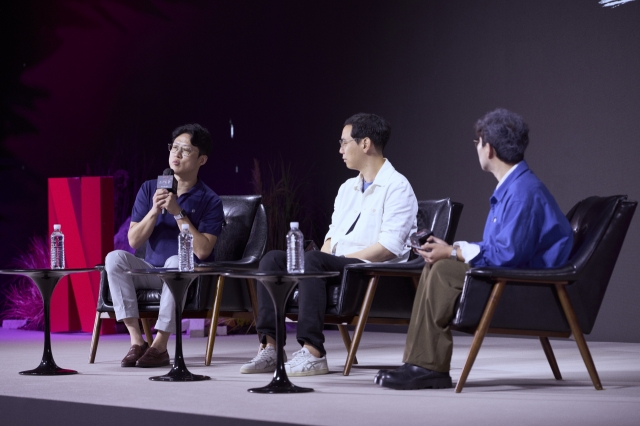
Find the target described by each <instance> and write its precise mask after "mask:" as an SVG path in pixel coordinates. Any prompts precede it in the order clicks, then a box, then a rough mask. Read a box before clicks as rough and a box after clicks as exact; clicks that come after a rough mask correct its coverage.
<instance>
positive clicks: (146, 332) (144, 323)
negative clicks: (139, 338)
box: [140, 318, 153, 346]
mask: <svg viewBox="0 0 640 426" xmlns="http://www.w3.org/2000/svg"><path fill="white" fill-rule="evenodd" d="M140 321H141V322H142V330H144V335H145V337H146V338H147V343H148V344H149V346H151V344H152V343H153V334H152V333H151V327H149V320H147V319H146V318H140Z"/></svg>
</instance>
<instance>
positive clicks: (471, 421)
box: [0, 329, 640, 426]
mask: <svg viewBox="0 0 640 426" xmlns="http://www.w3.org/2000/svg"><path fill="white" fill-rule="evenodd" d="M326 336H327V350H328V361H329V368H330V370H331V374H328V375H324V376H314V377H303V378H292V382H293V383H295V384H297V385H300V386H305V387H312V388H314V389H315V392H313V393H309V394H296V395H260V394H251V393H248V392H247V389H249V388H251V387H258V386H262V385H266V384H267V383H268V382H269V381H270V380H271V375H263V374H253V375H245V374H239V372H238V370H239V367H240V365H241V364H242V363H243V362H245V361H246V360H248V359H250V358H252V357H253V356H254V355H255V353H256V350H257V337H256V335H243V336H224V337H220V336H219V337H217V338H216V346H215V349H214V353H213V361H212V364H211V366H210V367H205V366H204V351H205V339H203V338H188V337H185V338H184V339H183V342H184V354H185V359H186V362H187V366H188V368H189V369H190V370H191V371H192V372H193V373H196V374H206V375H209V376H211V380H209V381H204V382H196V383H164V382H152V381H149V380H148V377H150V376H153V375H159V374H164V373H165V372H166V371H168V368H162V369H138V368H126V369H125V368H121V367H120V360H121V359H122V357H123V356H124V355H125V354H126V352H127V349H128V346H129V344H128V336H127V335H111V336H102V337H101V339H100V345H99V348H98V355H97V358H96V363H95V364H88V355H89V341H90V336H89V335H88V334H54V335H53V336H52V346H53V355H54V358H55V360H56V362H57V364H58V365H59V366H60V367H63V368H70V369H75V370H78V371H79V373H80V374H77V375H72V376H58V377H27V376H21V375H19V374H18V372H19V371H22V370H27V369H31V368H35V367H36V366H37V365H38V363H39V361H40V358H41V356H42V348H43V335H42V333H41V332H30V331H14V330H2V329H0V357H1V359H2V367H1V369H0V424H1V425H6V426H13V425H23V424H24V425H49V426H51V425H58V424H60V425H63V424H64V425H84V424H86V425H92V426H102V425H110V426H128V425H134V424H135V425H140V424H152V425H153V424H158V425H162V424H185V425H189V426H198V425H201V424H202V425H204V424H208V425H209V424H212V422H213V423H215V424H220V425H230V426H240V425H268V424H304V425H331V426H334V425H336V426H337V425H345V426H346V425H348V426H358V425H367V426H370V425H463V424H464V425H472V426H481V425H494V426H495V425H509V426H514V425H515V426H529V425H531V426H534V425H535V426H539V425H550V426H551V425H602V424H610V425H638V424H640V344H631V343H602V342H590V344H589V346H590V349H591V352H592V355H593V358H594V362H595V364H596V368H597V369H598V372H599V374H600V378H601V380H602V384H603V386H604V388H605V390H603V391H596V390H595V389H594V388H593V385H592V384H591V381H590V379H589V375H588V373H587V371H586V368H585V366H584V364H583V362H582V359H581V358H580V354H579V352H578V348H577V346H576V344H575V342H573V341H568V340H567V341H563V340H552V341H551V344H552V346H553V348H554V350H555V354H556V357H557V359H558V364H559V367H560V371H561V373H562V375H563V378H564V380H562V381H556V380H554V379H553V375H552V373H551V369H550V368H549V365H548V364H547V361H546V358H545V356H544V353H543V351H542V348H541V346H540V344H539V342H538V340H537V339H526V338H505V337H491V336H490V337H488V338H487V339H486V340H485V343H484V345H483V347H482V349H481V350H480V354H479V355H478V359H477V360H476V363H475V366H474V368H473V370H472V371H471V374H470V375H469V379H468V381H467V384H466V386H465V388H464V390H463V392H462V393H461V394H455V393H454V390H453V389H444V390H419V391H394V390H388V389H382V388H380V387H378V386H376V385H374V384H373V376H374V374H375V373H376V371H377V370H378V369H379V368H388V367H393V366H396V365H399V364H400V363H401V357H402V350H403V347H404V340H405V335H404V334H396V333H379V332H376V333H372V332H367V333H365V335H364V337H363V340H362V343H361V345H360V349H359V351H358V360H359V361H360V365H358V366H354V368H353V370H352V372H351V375H350V376H348V377H345V376H343V375H342V366H343V365H344V360H345V358H346V351H345V349H344V346H343V344H342V341H341V339H340V335H339V333H338V332H337V331H335V332H334V331H328V332H327V333H326ZM454 341H455V349H454V354H453V363H452V366H453V369H452V371H451V375H452V377H453V380H454V385H455V382H456V380H457V379H458V377H459V375H460V372H461V369H462V365H463V363H464V360H465V358H466V356H467V352H468V350H469V346H470V343H471V337H468V336H456V337H455V338H454ZM288 342H289V345H288V347H287V354H288V355H290V354H291V353H292V352H293V351H294V350H297V349H298V345H297V343H296V341H295V336H294V335H289V336H288ZM173 348H174V346H173V340H172V343H171V344H170V348H169V352H170V354H172V353H173Z"/></svg>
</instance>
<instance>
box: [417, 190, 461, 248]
mask: <svg viewBox="0 0 640 426" xmlns="http://www.w3.org/2000/svg"><path fill="white" fill-rule="evenodd" d="M462 207H463V205H462V204H460V203H454V202H452V201H451V199H449V198H444V199H442V200H423V201H418V216H417V220H418V229H431V230H432V231H433V234H434V235H435V236H436V237H438V238H442V239H443V240H445V241H446V242H447V243H449V244H452V243H453V239H454V237H455V234H456V229H457V228H458V222H459V221H460V214H461V213H462Z"/></svg>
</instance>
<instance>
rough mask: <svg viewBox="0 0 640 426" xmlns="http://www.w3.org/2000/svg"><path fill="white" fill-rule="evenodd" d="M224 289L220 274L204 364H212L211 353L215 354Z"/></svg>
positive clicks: (222, 278)
mask: <svg viewBox="0 0 640 426" xmlns="http://www.w3.org/2000/svg"><path fill="white" fill-rule="evenodd" d="M223 289H224V277H223V276H221V275H219V276H218V285H217V286H216V296H215V299H213V308H212V309H211V310H212V314H211V325H210V326H209V338H208V339H207V352H206V354H205V356H204V365H211V355H212V354H213V344H214V343H215V341H216V330H217V329H218V316H219V315H220V304H221V303H222V290H223Z"/></svg>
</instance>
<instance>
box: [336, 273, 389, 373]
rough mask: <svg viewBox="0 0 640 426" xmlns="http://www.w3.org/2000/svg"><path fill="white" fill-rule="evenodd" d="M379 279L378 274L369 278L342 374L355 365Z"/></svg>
mask: <svg viewBox="0 0 640 426" xmlns="http://www.w3.org/2000/svg"><path fill="white" fill-rule="evenodd" d="M378 280H380V277H379V276H378V275H374V276H373V277H371V279H369V285H368V286H367V292H366V293H365V295H364V301H363V302H362V307H361V308H360V315H359V316H358V323H357V324H356V329H355V330H354V332H353V341H352V342H351V348H349V354H348V355H347V362H346V363H345V365H344V370H343V371H342V374H343V375H345V376H348V375H349V372H350V371H351V366H352V365H353V362H354V361H355V359H356V352H357V351H358V346H359V345H360V338H361V337H362V332H363V331H364V326H365V325H366V323H367V318H369V309H371V303H372V302H373V296H374V295H375V293H376V287H377V286H378Z"/></svg>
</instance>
